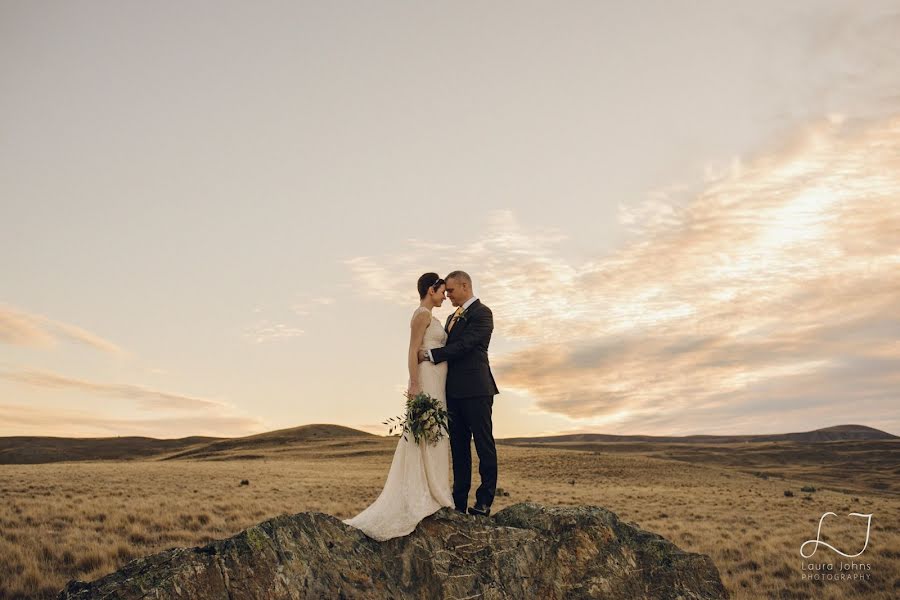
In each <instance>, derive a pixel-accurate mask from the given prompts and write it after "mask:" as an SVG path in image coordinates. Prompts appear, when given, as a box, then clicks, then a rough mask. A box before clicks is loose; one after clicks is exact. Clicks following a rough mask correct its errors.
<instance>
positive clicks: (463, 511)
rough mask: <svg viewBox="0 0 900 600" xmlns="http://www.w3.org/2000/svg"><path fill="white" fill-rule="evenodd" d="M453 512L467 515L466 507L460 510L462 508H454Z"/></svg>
mask: <svg viewBox="0 0 900 600" xmlns="http://www.w3.org/2000/svg"><path fill="white" fill-rule="evenodd" d="M453 510H455V511H456V512H461V513H462V514H466V509H465V507H463V508H460V507H458V506H454V507H453Z"/></svg>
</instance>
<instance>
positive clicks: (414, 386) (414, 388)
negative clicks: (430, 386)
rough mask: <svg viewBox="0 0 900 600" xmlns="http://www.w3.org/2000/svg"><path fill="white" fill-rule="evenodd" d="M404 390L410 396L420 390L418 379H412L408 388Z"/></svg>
mask: <svg viewBox="0 0 900 600" xmlns="http://www.w3.org/2000/svg"><path fill="white" fill-rule="evenodd" d="M406 391H407V392H408V393H409V395H410V396H415V395H417V394H418V393H419V392H421V391H422V386H421V385H419V382H418V381H413V382H412V383H410V384H409V388H408V389H407V390H406Z"/></svg>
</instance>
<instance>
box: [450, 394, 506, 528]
mask: <svg viewBox="0 0 900 600" xmlns="http://www.w3.org/2000/svg"><path fill="white" fill-rule="evenodd" d="M493 406H494V397H493V396H472V397H469V398H450V397H448V398H447V413H448V414H449V416H450V452H451V454H452V455H453V502H454V504H455V505H456V508H457V509H458V510H465V509H466V507H467V505H468V501H469V490H470V489H471V487H472V439H473V438H474V440H475V451H476V452H477V453H478V473H479V475H481V485H480V486H478V489H477V490H476V491H475V501H476V502H477V503H478V504H483V505H485V506H490V505H491V504H492V503H493V502H494V495H495V494H496V492H497V447H496V446H495V444H494V432H493V427H492V425H491V412H492V409H493Z"/></svg>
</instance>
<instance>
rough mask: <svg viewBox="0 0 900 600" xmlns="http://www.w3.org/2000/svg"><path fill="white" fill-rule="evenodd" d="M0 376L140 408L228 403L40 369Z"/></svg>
mask: <svg viewBox="0 0 900 600" xmlns="http://www.w3.org/2000/svg"><path fill="white" fill-rule="evenodd" d="M0 379H6V380H7V381H12V382H14V383H20V384H24V385H28V386H34V387H42V388H52V389H61V390H76V391H81V392H87V393H89V394H96V395H100V396H107V397H111V398H117V399H120V400H134V401H135V402H136V406H137V407H138V408H141V409H144V410H161V409H166V410H167V409H175V410H210V409H216V410H218V409H223V408H228V406H229V405H227V404H225V403H223V402H218V401H215V400H206V399H203V398H194V397H191V396H184V395H181V394H172V393H169V392H162V391H159V390H153V389H148V388H145V387H142V386H139V385H132V384H127V383H100V382H95V381H86V380H83V379H75V378H72V377H65V376H63V375H58V374H56V373H50V372H47V371H40V370H30V369H26V370H18V371H0Z"/></svg>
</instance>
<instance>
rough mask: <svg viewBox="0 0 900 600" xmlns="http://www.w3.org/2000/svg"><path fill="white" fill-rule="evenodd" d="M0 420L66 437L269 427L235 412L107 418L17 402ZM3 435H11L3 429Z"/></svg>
mask: <svg viewBox="0 0 900 600" xmlns="http://www.w3.org/2000/svg"><path fill="white" fill-rule="evenodd" d="M0 423H2V424H4V425H8V426H9V427H10V432H9V433H8V434H9V435H12V434H13V432H14V435H40V436H48V435H50V436H62V437H108V436H116V435H140V436H148V437H155V438H161V439H173V438H180V437H187V436H193V435H205V436H212V437H238V436H244V435H252V434H255V433H260V432H262V431H265V430H266V429H267V427H266V426H265V424H264V423H263V422H262V421H261V420H260V419H257V418H253V417H242V416H232V415H214V414H207V415H199V416H189V417H188V416H175V417H159V418H153V419H116V418H104V417H100V416H97V415H96V414H90V413H87V412H84V411H75V410H58V409H53V410H50V409H44V408H37V407H31V406H23V405H17V404H0ZM0 435H7V434H6V433H2V432H0Z"/></svg>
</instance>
